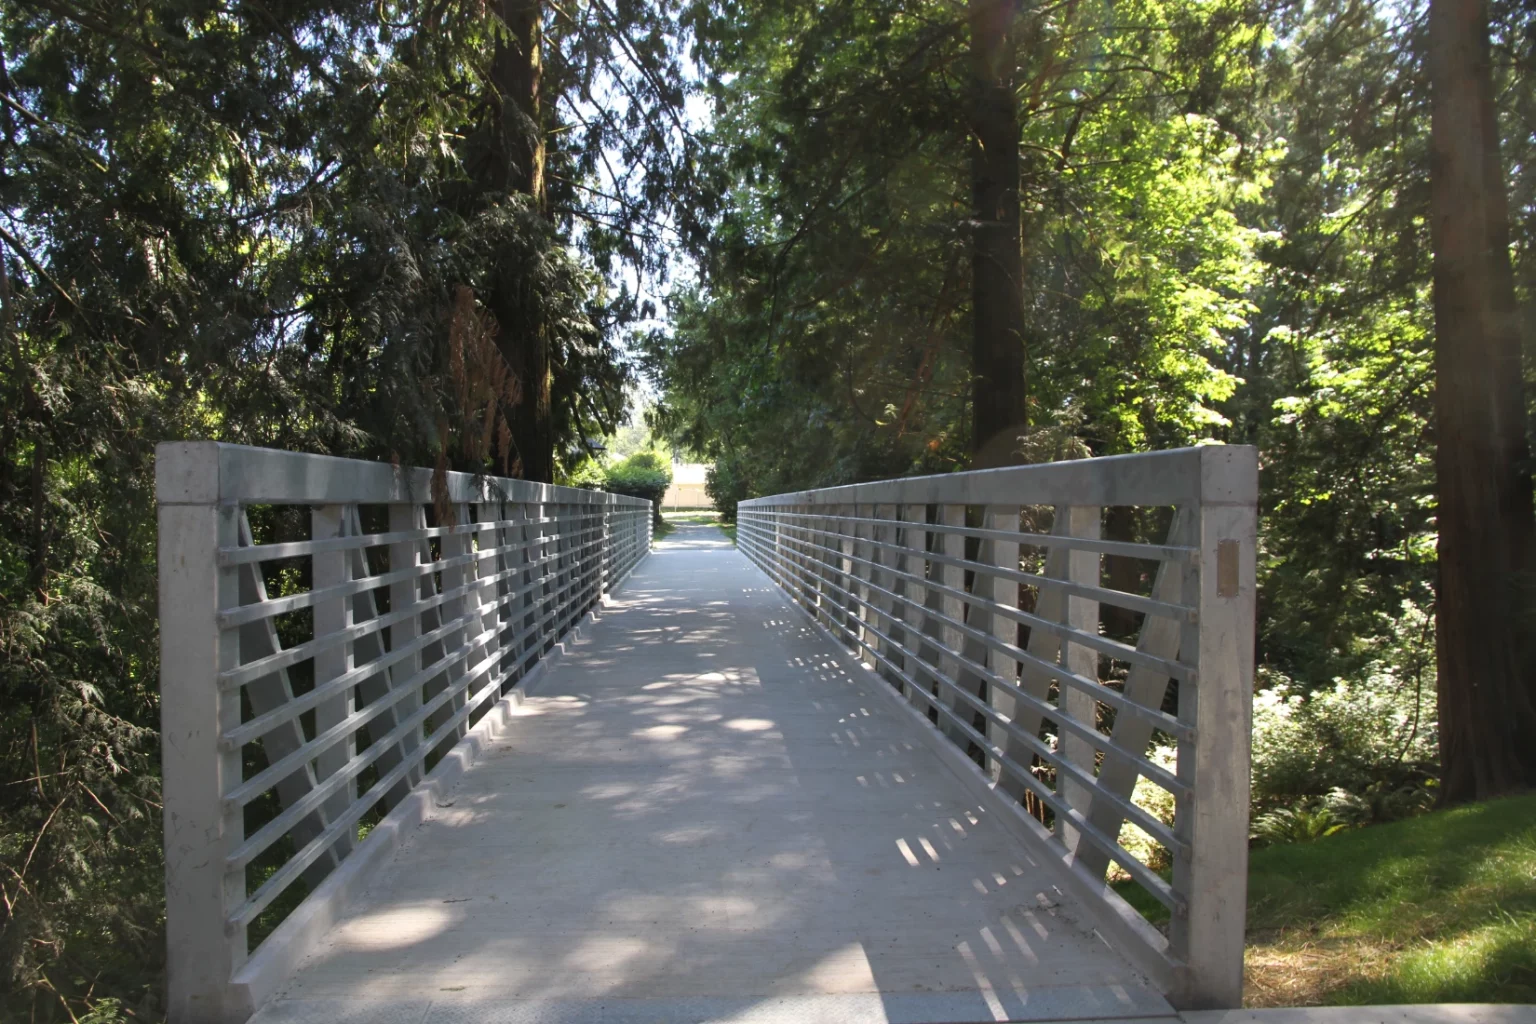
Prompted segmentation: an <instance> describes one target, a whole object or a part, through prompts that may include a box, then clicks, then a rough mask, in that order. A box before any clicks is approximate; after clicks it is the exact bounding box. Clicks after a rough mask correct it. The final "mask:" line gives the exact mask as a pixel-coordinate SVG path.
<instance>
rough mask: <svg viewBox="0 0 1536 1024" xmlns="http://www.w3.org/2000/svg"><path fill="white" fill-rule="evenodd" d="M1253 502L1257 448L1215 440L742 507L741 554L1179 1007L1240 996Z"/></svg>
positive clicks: (1233, 1001)
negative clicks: (1052, 864) (1162, 915)
mask: <svg viewBox="0 0 1536 1024" xmlns="http://www.w3.org/2000/svg"><path fill="white" fill-rule="evenodd" d="M1257 490H1258V470H1257V457H1256V453H1255V450H1254V449H1253V448H1249V447H1235V446H1234V447H1224V446H1211V447H1201V448H1189V449H1182V450H1178V451H1169V452H1159V453H1154V454H1148V455H1131V456H1119V457H1113V458H1101V459H1084V460H1079V461H1072V462H1061V463H1052V464H1047V465H1037V466H1021V467H1013V468H1005V469H993V470H980V471H974V472H968V473H955V474H950V475H944V476H929V477H916V478H910V479H900V480H885V481H879V482H875V483H867V484H856V485H852V486H847V487H833V488H827V489H824V490H818V491H805V492H800V493H794V494H780V495H774V496H772V497H766V498H756V499H753V500H751V501H745V502H742V503H741V504H740V505H739V506H738V509H737V516H738V538H739V544H740V548H741V550H742V551H743V552H744V553H745V554H746V555H747V556H748V557H749V558H751V559H752V560H753V561H754V562H756V563H757V565H758V566H760V567H761V568H762V569H763V570H764V571H765V572H766V573H768V575H769V576H770V577H771V578H772V579H773V580H774V581H775V582H777V583H778V584H779V585H780V586H781V587H782V588H783V589H784V590H785V591H787V592H788V594H789V596H790V597H791V598H792V599H793V600H795V601H796V602H797V603H798V604H799V605H800V606H801V607H802V608H803V609H804V610H805V611H807V612H809V613H810V614H811V615H812V617H813V621H814V622H815V623H816V625H818V626H819V627H820V628H821V629H822V630H823V631H825V632H827V633H828V634H829V635H830V636H832V638H833V639H834V640H836V641H838V642H840V643H841V644H842V645H843V646H844V647H846V648H848V649H849V650H850V651H851V652H852V653H853V654H854V655H855V656H856V657H858V658H859V659H860V660H862V661H863V662H864V663H865V664H866V665H867V666H868V667H870V668H873V669H874V670H876V671H877V672H878V673H879V674H880V675H881V676H882V677H884V678H885V679H886V680H887V681H888V682H889V683H890V684H891V686H892V687H893V688H894V691H895V692H898V693H900V694H902V695H903V696H905V697H906V699H907V701H909V702H910V704H909V709H910V710H911V711H912V713H913V714H914V715H915V716H918V717H919V718H921V719H923V720H924V725H925V728H926V727H927V726H928V725H929V724H930V723H931V725H932V726H933V728H932V729H930V730H928V735H929V736H930V738H931V739H933V740H935V741H936V746H937V748H938V749H940V751H941V753H944V754H945V755H946V757H947V758H948V760H949V761H950V763H951V764H952V765H955V766H956V767H958V769H959V770H960V771H961V772H962V774H963V775H969V776H970V777H972V780H973V781H974V782H975V783H976V785H977V789H978V791H979V793H980V794H981V795H982V796H983V798H984V799H986V800H988V801H989V802H990V803H991V804H992V805H993V806H994V807H995V808H996V809H997V810H998V811H999V812H1000V814H1001V815H1002V817H1003V818H1004V819H1005V822H1006V823H1008V824H1010V826H1011V827H1013V828H1014V829H1015V831H1016V832H1017V833H1019V834H1022V835H1028V836H1033V837H1034V838H1036V839H1039V840H1041V841H1043V842H1044V844H1045V846H1044V847H1042V852H1044V851H1054V852H1053V853H1051V855H1050V858H1051V859H1055V860H1057V861H1059V862H1060V865H1061V867H1063V868H1064V870H1063V871H1062V873H1061V875H1062V879H1063V882H1064V884H1065V885H1067V886H1069V887H1071V889H1072V890H1073V891H1074V892H1075V893H1076V894H1077V895H1078V896H1079V897H1080V898H1082V899H1084V900H1085V901H1086V902H1089V903H1090V905H1093V906H1096V907H1098V908H1100V909H1102V910H1103V911H1104V913H1103V914H1102V915H1101V922H1100V924H1101V931H1102V932H1104V933H1105V934H1106V937H1107V938H1109V939H1110V940H1111V942H1112V943H1113V944H1114V945H1116V946H1117V947H1118V948H1120V949H1121V950H1122V951H1123V952H1125V953H1126V954H1128V955H1130V956H1131V957H1132V958H1133V959H1134V960H1135V961H1136V962H1138V963H1139V964H1140V965H1142V966H1143V967H1144V969H1146V970H1147V971H1149V973H1151V974H1152V975H1153V976H1154V978H1155V979H1156V980H1157V981H1159V982H1160V983H1161V984H1162V985H1163V987H1164V989H1165V991H1167V992H1168V993H1169V994H1170V997H1171V998H1172V999H1173V1000H1174V1001H1175V1004H1176V1005H1180V1006H1182V1007H1186V1008H1187V1007H1202V1006H1213V1007H1228V1006H1239V1005H1241V996H1242V968H1243V927H1244V921H1245V909H1246V908H1245V903H1244V901H1245V898H1246V870H1247V840H1248V785H1249V783H1248V770H1249V749H1250V731H1251V724H1250V722H1251V712H1252V681H1253V639H1254V633H1253V630H1254V544H1255V531H1256V504H1257ZM1106 523H1109V524H1111V525H1112V529H1111V531H1110V532H1111V535H1112V536H1111V537H1110V538H1106V537H1105V535H1104V534H1105V529H1104V527H1105V524H1106ZM1115 534H1119V536H1115ZM1149 534H1151V538H1150V539H1149V537H1148V535H1149ZM1157 750H1161V751H1164V752H1167V751H1170V750H1171V751H1175V752H1176V753H1175V754H1174V756H1172V758H1171V759H1170V758H1169V757H1167V756H1166V753H1165V756H1163V757H1160V758H1155V757H1154V751H1157ZM1138 780H1145V783H1144V784H1143V791H1144V792H1143V794H1142V800H1141V801H1140V802H1138V801H1137V800H1136V799H1134V796H1135V794H1136V787H1137V782H1138ZM1148 785H1150V787H1152V788H1151V789H1150V790H1149V789H1148ZM1159 795H1161V796H1162V800H1161V801H1159V800H1156V799H1147V797H1148V796H1152V797H1157V796H1159ZM1160 802H1161V803H1162V804H1164V805H1166V804H1168V803H1171V804H1172V805H1173V807H1174V813H1173V814H1172V816H1171V818H1172V820H1171V822H1170V821H1167V820H1165V818H1166V817H1167V815H1162V816H1160V815H1158V814H1155V813H1153V811H1154V810H1155V809H1156V808H1157V807H1158V805H1159V803H1160ZM1110 882H1117V883H1118V884H1119V885H1120V886H1122V887H1123V886H1125V885H1134V886H1137V887H1139V888H1140V889H1141V890H1142V891H1143V892H1144V893H1146V894H1147V895H1148V896H1149V897H1150V898H1151V899H1153V900H1156V901H1157V902H1158V903H1160V904H1161V905H1162V906H1163V908H1165V909H1166V911H1167V914H1168V924H1167V925H1166V928H1165V929H1164V928H1160V927H1154V926H1153V925H1152V924H1150V923H1149V922H1148V920H1147V918H1146V917H1144V916H1143V915H1142V914H1141V913H1139V912H1138V911H1137V910H1135V909H1133V907H1132V905H1131V903H1129V902H1127V901H1126V900H1125V899H1123V898H1122V897H1121V895H1120V894H1119V892H1118V891H1117V889H1116V888H1113V887H1111V885H1110V884H1108V883H1110ZM1143 905H1146V904H1145V902H1144V901H1143ZM1154 917H1156V915H1154Z"/></svg>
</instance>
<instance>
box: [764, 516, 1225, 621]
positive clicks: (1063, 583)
mask: <svg viewBox="0 0 1536 1024" xmlns="http://www.w3.org/2000/svg"><path fill="white" fill-rule="evenodd" d="M885 525H887V526H892V525H898V526H899V525H900V522H899V521H898V520H894V519H893V520H887V521H886V522H885ZM909 525H911V526H915V525H917V524H915V523H913V524H909ZM784 528H785V529H787V530H803V531H807V532H812V533H820V534H821V535H823V536H830V537H840V538H844V539H847V540H853V541H857V542H859V543H861V544H870V545H873V546H875V547H878V548H884V549H885V550H888V551H900V552H903V553H905V554H908V555H916V556H918V557H919V558H922V559H924V560H925V561H929V562H937V563H938V564H940V565H953V566H958V567H959V568H962V569H969V570H971V571H972V572H975V573H978V574H980V575H982V576H989V577H991V578H993V579H1002V580H1008V581H1009V582H1013V583H1022V584H1024V585H1025V586H1031V587H1041V588H1049V589H1052V590H1059V591H1061V592H1063V593H1066V594H1071V595H1072V596H1073V597H1082V598H1086V599H1088V600H1091V601H1098V602H1099V603H1100V604H1108V605H1113V606H1115V607H1117V608H1125V609H1128V610H1130V611H1138V612H1144V613H1146V614H1148V615H1158V616H1162V617H1163V618H1168V619H1173V620H1175V621H1177V622H1194V621H1195V618H1196V615H1197V613H1196V610H1195V609H1194V608H1190V607H1187V606H1185V605H1181V604H1168V603H1167V602H1165V601H1155V600H1153V599H1152V598H1150V597H1141V596H1139V595H1137V594H1127V593H1126V592H1125V591H1123V590H1111V589H1109V588H1108V587H1096V586H1093V585H1091V584H1087V583H1073V582H1072V581H1071V580H1059V579H1056V578H1055V577H1052V576H1041V575H1039V574H1037V573H1032V572H1023V571H1022V570H1019V569H1008V568H1005V567H1003V566H1000V565H989V564H987V563H986V562H972V561H969V560H967V559H964V558H955V557H954V556H952V555H944V554H940V553H938V552H935V551H923V550H921V549H917V548H909V547H907V546H906V545H903V544H897V543H895V542H894V541H882V540H876V539H875V538H873V537H855V536H853V535H852V534H845V533H834V532H832V531H830V530H816V529H814V528H813V527H808V526H798V525H792V524H785V526H784ZM829 550H830V549H829ZM840 557H843V558H847V557H848V556H847V555H842V556H840Z"/></svg>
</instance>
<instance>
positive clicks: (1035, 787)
mask: <svg viewBox="0 0 1536 1024" xmlns="http://www.w3.org/2000/svg"><path fill="white" fill-rule="evenodd" d="M764 568H765V569H766V567H764ZM772 575H775V574H773V573H772V572H770V576H772ZM781 586H782V584H781ZM797 603H798V602H797ZM833 628H836V629H837V630H838V632H840V633H842V634H843V635H844V636H846V637H848V638H849V639H850V640H852V641H853V643H854V644H855V645H856V646H858V647H860V648H862V649H864V650H866V651H868V652H869V654H870V656H871V657H873V658H874V659H875V660H876V661H878V662H879V663H880V665H881V666H883V667H884V668H885V669H886V670H887V671H889V672H891V673H892V674H894V675H896V676H897V677H898V678H899V679H901V680H902V682H904V683H905V684H906V687H907V693H908V694H909V695H916V696H919V697H921V698H922V700H923V701H924V703H925V704H927V705H928V706H929V707H931V708H933V709H934V711H935V712H936V713H937V714H940V715H942V716H944V717H945V718H946V719H947V720H948V721H950V722H951V724H952V725H954V726H955V727H956V728H958V729H960V730H961V731H962V732H963V733H965V734H966V736H967V737H968V738H970V739H971V740H972V741H973V742H975V743H976V744H977V745H978V746H979V747H981V748H982V749H984V750H986V751H987V752H988V754H989V755H990V756H991V757H992V758H993V760H995V761H996V762H997V763H998V764H999V765H1001V766H1002V767H1003V768H1005V769H1007V770H1009V771H1010V773H1011V774H1012V775H1014V777H1016V778H1017V779H1018V780H1019V782H1020V783H1021V784H1022V785H1024V786H1025V788H1027V789H1029V790H1030V792H1031V793H1033V794H1034V795H1035V796H1036V797H1037V798H1038V799H1039V800H1040V801H1041V802H1042V803H1044V804H1045V805H1046V806H1047V807H1050V808H1051V810H1053V811H1055V812H1056V814H1057V815H1059V816H1061V817H1064V818H1066V819H1068V820H1070V821H1071V822H1072V823H1073V827H1074V828H1076V829H1077V830H1078V831H1079V832H1080V833H1081V834H1082V836H1083V837H1084V838H1086V839H1088V841H1089V842H1091V843H1093V845H1095V846H1097V847H1099V848H1100V849H1101V850H1102V851H1103V852H1104V853H1105V854H1106V855H1107V856H1109V858H1110V859H1111V860H1113V861H1114V862H1115V863H1117V864H1119V865H1120V866H1121V867H1123V868H1124V869H1125V870H1126V872H1127V873H1129V874H1130V875H1131V876H1132V877H1133V878H1134V879H1135V880H1136V881H1137V882H1138V883H1139V884H1141V885H1142V886H1143V887H1144V888H1146V889H1147V890H1148V891H1149V892H1150V893H1151V894H1152V895H1153V896H1154V897H1155V898H1156V899H1157V900H1158V901H1159V902H1161V903H1163V905H1164V906H1167V907H1168V908H1169V909H1170V910H1175V911H1177V910H1181V909H1182V908H1183V907H1184V905H1185V900H1184V898H1183V897H1182V896H1181V895H1180V894H1179V893H1177V892H1176V891H1175V890H1174V889H1173V888H1172V886H1170V885H1169V884H1168V883H1167V882H1166V881H1164V880H1163V879H1162V878H1161V877H1159V876H1158V875H1157V874H1156V873H1155V872H1153V871H1151V869H1149V868H1148V867H1147V866H1146V865H1145V864H1143V863H1142V862H1141V861H1139V860H1137V859H1136V857H1135V856H1134V855H1132V854H1131V853H1130V852H1129V851H1127V850H1125V848H1124V847H1122V846H1121V845H1120V844H1119V842H1117V841H1115V840H1113V839H1111V838H1109V837H1107V836H1105V835H1104V834H1103V833H1102V832H1100V831H1099V829H1098V828H1097V827H1096V826H1094V825H1093V824H1092V823H1091V822H1089V821H1088V820H1087V818H1085V817H1084V816H1083V815H1082V813H1081V812H1079V811H1077V810H1076V809H1075V808H1073V807H1071V806H1070V805H1069V804H1065V803H1064V802H1063V801H1062V800H1061V799H1060V798H1059V797H1058V795H1057V794H1056V793H1055V792H1054V791H1053V790H1051V789H1050V788H1049V787H1048V786H1046V785H1045V784H1044V783H1042V782H1041V781H1040V780H1039V779H1037V778H1035V777H1034V774H1033V773H1032V772H1030V771H1029V770H1028V769H1026V768H1024V767H1023V766H1021V765H1019V764H1018V763H1017V762H1015V761H1014V760H1013V759H1012V758H1010V757H1008V756H1007V754H1006V753H1004V751H1003V750H1002V748H1000V747H998V746H997V745H996V744H994V743H993V742H992V741H991V740H990V739H988V738H987V737H986V736H985V735H983V734H981V733H980V732H977V731H976V729H975V728H974V727H973V726H971V725H970V724H969V723H967V722H965V721H964V720H963V719H961V718H960V717H959V716H958V715H956V714H955V713H954V711H953V710H952V709H950V708H949V707H947V706H946V705H944V704H943V703H941V702H939V701H938V700H936V699H934V697H933V696H932V695H930V694H929V693H928V692H927V691H926V690H925V689H924V688H923V687H922V686H921V685H919V684H918V683H917V682H916V680H914V679H912V677H911V676H910V675H908V674H907V673H906V672H905V671H904V670H903V669H902V668H899V667H897V666H896V664H895V663H894V662H892V661H891V660H890V659H889V658H887V657H885V656H884V655H883V654H881V652H880V651H879V650H878V649H876V648H875V647H874V645H872V644H870V643H868V642H867V641H865V640H863V639H862V638H861V637H859V636H857V635H856V634H855V633H854V632H853V631H852V630H849V629H848V628H847V627H846V626H843V625H842V624H840V623H837V622H835V621H834V623H833ZM962 692H963V691H962ZM909 699H910V697H909ZM1015 735H1017V734H1015ZM1093 788H1094V789H1095V790H1098V787H1097V786H1094V787H1093ZM1098 791H1099V792H1107V791H1103V790H1098ZM1111 795H1112V794H1111ZM1117 806H1118V805H1117ZM1164 831H1166V829H1164ZM1179 845H1180V847H1181V848H1183V849H1184V850H1186V851H1187V846H1185V845H1184V844H1179Z"/></svg>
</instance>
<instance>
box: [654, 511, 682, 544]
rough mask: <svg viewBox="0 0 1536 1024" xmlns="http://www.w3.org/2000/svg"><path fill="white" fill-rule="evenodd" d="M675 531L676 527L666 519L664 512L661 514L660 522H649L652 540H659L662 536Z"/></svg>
mask: <svg viewBox="0 0 1536 1024" xmlns="http://www.w3.org/2000/svg"><path fill="white" fill-rule="evenodd" d="M676 532H677V527H676V526H674V525H673V524H672V523H671V522H669V521H668V520H667V517H666V515H665V514H663V515H662V517H661V522H659V523H652V524H651V540H653V541H657V540H661V539H662V538H663V537H666V536H670V535H671V534H674V533H676Z"/></svg>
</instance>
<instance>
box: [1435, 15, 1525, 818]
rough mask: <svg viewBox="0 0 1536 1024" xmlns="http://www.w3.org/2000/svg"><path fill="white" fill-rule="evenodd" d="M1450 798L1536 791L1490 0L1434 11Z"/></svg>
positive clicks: (1444, 688) (1445, 795)
mask: <svg viewBox="0 0 1536 1024" xmlns="http://www.w3.org/2000/svg"><path fill="white" fill-rule="evenodd" d="M1428 65H1429V80H1430V89H1431V101H1432V108H1431V113H1432V130H1431V134H1430V232H1431V239H1432V242H1433V246H1434V304H1435V375H1436V385H1435V387H1436V391H1435V430H1436V435H1437V438H1436V440H1437V445H1438V451H1437V454H1436V466H1435V468H1436V472H1437V475H1438V478H1439V532H1440V550H1439V595H1438V605H1437V607H1438V621H1437V627H1438V652H1439V653H1438V663H1439V664H1438V667H1439V703H1440V756H1441V762H1442V768H1443V778H1442V788H1441V801H1442V802H1443V803H1447V804H1450V803H1459V802H1462V801H1466V800H1478V799H1485V798H1487V797H1491V796H1496V795H1498V794H1501V793H1507V792H1511V791H1513V790H1517V789H1521V788H1523V787H1526V786H1531V785H1536V686H1533V675H1532V672H1531V668H1532V659H1531V656H1530V654H1531V651H1530V646H1529V645H1528V644H1527V643H1526V642H1525V641H1524V640H1523V639H1522V636H1521V634H1522V626H1523V625H1525V624H1526V609H1528V608H1529V607H1530V606H1531V602H1530V600H1529V598H1528V597H1527V596H1526V595H1527V592H1528V590H1529V587H1530V583H1531V581H1530V578H1529V570H1530V568H1531V562H1530V559H1531V554H1532V551H1533V542H1536V524H1533V514H1532V504H1531V499H1532V495H1531V479H1530V476H1529V473H1528V471H1527V469H1526V468H1525V467H1526V460H1527V458H1528V455H1529V450H1528V445H1527V441H1526V417H1525V403H1524V394H1523V384H1522V380H1523V377H1522V373H1521V352H1520V333H1519V326H1518V322H1517V320H1516V316H1515V308H1516V307H1515V296H1514V283H1513V280H1514V278H1513V272H1512V269H1511V266H1510V258H1509V227H1508V216H1509V215H1508V200H1507V198H1506V196H1505V182H1504V170H1503V165H1502V162H1501V160H1500V157H1499V133H1498V125H1497V122H1496V120H1495V113H1494V105H1493V80H1492V67H1491V65H1490V60H1489V47H1488V11H1487V7H1486V6H1485V4H1484V2H1483V0H1431V3H1430V9H1429V59H1428Z"/></svg>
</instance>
